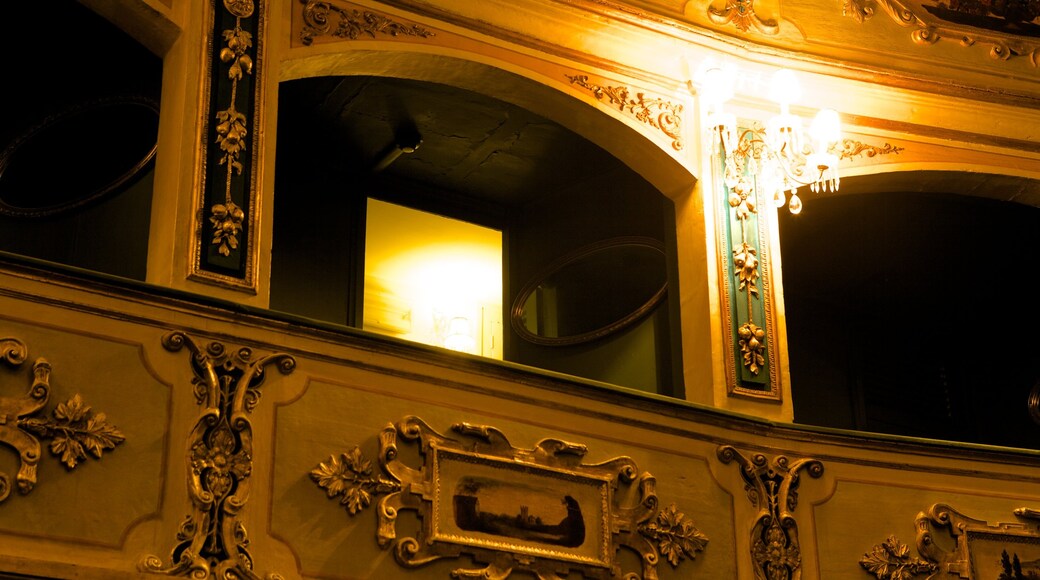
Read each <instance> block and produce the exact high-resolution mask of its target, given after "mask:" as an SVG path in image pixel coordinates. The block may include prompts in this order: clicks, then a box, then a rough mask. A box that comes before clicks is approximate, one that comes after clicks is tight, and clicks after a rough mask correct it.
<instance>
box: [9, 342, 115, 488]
mask: <svg viewBox="0 0 1040 580" xmlns="http://www.w3.org/2000/svg"><path fill="white" fill-rule="evenodd" d="M28 356H29V349H28V347H26V345H25V343H24V342H22V341H21V340H19V339H17V338H0V360H2V361H3V362H4V363H6V364H7V365H9V366H11V367H15V368H17V367H19V366H21V365H22V364H23V363H24V362H25V361H26V360H27V358H28ZM50 376H51V365H50V363H48V362H47V361H46V360H45V359H43V358H38V359H36V361H35V362H34V363H33V366H32V376H31V382H30V384H29V391H28V392H27V393H26V394H25V396H23V397H0V443H3V444H5V445H7V446H9V447H11V448H12V449H14V450H15V451H16V452H17V453H18V458H19V467H18V473H17V475H16V476H15V481H16V482H17V485H18V491H19V492H20V493H22V494H27V493H29V492H30V491H32V489H33V487H35V486H36V467H37V465H38V464H39V461H40V452H41V449H40V439H50V440H51V442H50V444H49V445H48V447H49V448H50V450H51V454H53V455H54V456H55V457H57V458H58V460H59V461H61V463H62V464H64V465H65V468H66V469H68V470H69V471H71V470H73V469H75V468H76V466H77V465H79V463H80V461H82V460H83V459H86V458H87V456H88V454H89V455H91V456H93V457H95V458H96V459H101V456H102V455H104V452H105V451H106V450H110V449H114V448H115V446H116V445H119V444H120V443H122V442H123V440H124V439H125V437H124V436H123V433H122V432H120V431H119V429H116V428H115V426H113V425H112V424H110V423H109V422H108V418H107V417H106V416H105V414H104V413H94V412H93V411H92V410H91V408H90V407H89V406H87V405H86V404H85V403H84V402H83V399H82V397H80V395H79V394H76V395H75V396H73V397H72V398H71V399H69V400H68V401H65V402H64V403H59V404H58V405H57V406H56V407H55V408H54V409H53V410H52V411H51V415H52V417H53V418H48V417H46V416H44V417H38V416H34V415H36V414H37V413H38V412H39V411H41V410H42V409H43V408H44V407H45V406H46V405H47V400H48V398H49V396H50ZM10 494H11V480H10V478H9V477H8V475H7V474H6V473H3V472H0V502H2V501H4V500H6V499H7V497H8V496H9V495H10Z"/></svg>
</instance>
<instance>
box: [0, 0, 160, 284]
mask: <svg viewBox="0 0 1040 580" xmlns="http://www.w3.org/2000/svg"><path fill="white" fill-rule="evenodd" d="M41 18H43V19H45V21H46V27H45V29H42V28H41V27H40V26H38V25H37V24H38V23H39V22H40V20H41ZM48 39H57V40H58V41H59V44H58V46H59V47H62V48H61V49H60V50H59V52H58V53H57V54H55V55H54V56H48V57H42V56H40V55H39V54H30V53H27V52H26V47H34V46H35V47H39V46H41V43H44V42H48V41H49V40H48ZM0 48H2V49H3V50H4V52H5V54H8V55H22V56H21V57H12V58H9V59H7V60H6V61H5V63H4V68H5V79H6V85H5V87H6V90H4V91H0V111H3V113H0V250H2V251H7V252H12V253H17V254H22V255H26V256H31V257H34V258H39V259H43V260H48V261H52V262H57V263H61V264H65V265H70V266H76V267H80V268H86V269H90V270H95V271H99V272H104V273H107V274H113V275H117V276H122V277H126V278H133V279H138V280H143V279H144V278H145V268H146V254H147V248H148V226H149V221H150V211H151V191H152V179H153V172H154V171H153V170H154V155H155V147H156V140H157V136H158V123H159V97H160V90H161V83H162V59H161V58H159V57H158V56H156V55H154V54H152V53H151V52H149V51H148V50H147V49H146V48H145V47H144V46H142V45H140V44H139V43H138V42H136V41H135V40H133V39H132V38H130V37H129V36H128V35H127V34H125V33H124V32H122V31H121V30H119V29H118V28H116V27H115V26H113V25H112V24H111V23H109V22H108V21H106V20H105V19H104V18H102V17H101V16H98V15H97V14H95V13H94V12H93V11H91V10H89V9H88V8H86V7H84V6H82V5H80V4H79V3H77V2H75V1H73V0H58V1H55V2H51V3H48V5H47V8H46V11H45V13H44V12H41V9H40V7H39V6H36V5H34V4H32V3H25V2H4V3H2V4H0Z"/></svg>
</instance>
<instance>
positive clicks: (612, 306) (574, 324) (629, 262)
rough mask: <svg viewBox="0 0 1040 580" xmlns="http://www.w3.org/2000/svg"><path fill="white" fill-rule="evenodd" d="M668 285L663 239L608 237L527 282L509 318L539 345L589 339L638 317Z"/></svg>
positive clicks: (653, 304)
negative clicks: (660, 240) (659, 240)
mask: <svg viewBox="0 0 1040 580" xmlns="http://www.w3.org/2000/svg"><path fill="white" fill-rule="evenodd" d="M667 286H668V272H667V266H666V263H665V254H664V249H663V247H662V246H661V243H660V242H658V241H657V240H654V239H651V238H643V237H624V238H614V239H610V240H605V241H603V242H598V243H596V244H592V245H589V246H585V247H583V248H579V249H578V250H576V251H575V252H572V253H570V254H567V255H565V256H563V257H562V258H560V259H559V260H556V261H555V262H553V263H552V264H550V265H549V266H548V267H547V268H546V269H545V270H544V271H543V272H542V273H541V274H540V275H538V276H536V277H535V278H534V279H533V280H532V281H531V282H530V283H528V284H527V285H526V286H524V288H523V289H522V290H521V291H520V294H519V295H518V296H517V297H516V301H515V302H514V303H513V307H512V309H511V312H510V323H511V324H512V327H513V330H514V331H515V332H516V333H517V334H519V335H520V336H521V337H523V338H524V339H526V340H529V341H531V342H534V343H536V344H543V345H555V346H562V345H568V344H577V343H580V342H587V341H590V340H595V339H597V338H601V337H604V336H607V335H609V334H611V333H613V332H616V331H618V330H621V329H622V328H625V327H627V326H629V325H631V324H633V323H635V322H637V321H638V320H639V319H641V318H642V317H643V316H645V315H646V314H648V313H649V312H650V311H651V310H653V309H654V307H655V306H657V305H658V304H659V303H660V302H661V300H662V299H663V298H664V295H665V292H666V290H667Z"/></svg>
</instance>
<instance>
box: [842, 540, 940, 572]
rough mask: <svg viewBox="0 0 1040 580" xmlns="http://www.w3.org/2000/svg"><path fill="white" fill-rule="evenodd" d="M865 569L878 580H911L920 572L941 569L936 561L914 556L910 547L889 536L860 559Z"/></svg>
mask: <svg viewBox="0 0 1040 580" xmlns="http://www.w3.org/2000/svg"><path fill="white" fill-rule="evenodd" d="M859 564H860V566H862V567H863V569H864V570H866V571H867V572H870V573H871V574H873V575H875V576H877V577H878V580H910V579H911V578H913V577H914V576H917V575H918V574H934V573H935V572H938V571H939V566H938V565H937V564H935V562H928V561H925V560H922V559H920V558H917V557H915V556H912V555H911V554H910V547H909V546H907V545H906V544H904V543H902V542H900V541H899V538H896V537H895V536H889V537H888V539H887V540H885V541H884V542H882V543H880V544H878V545H876V546H874V547H873V548H871V550H870V552H868V553H866V554H864V555H863V558H862V559H861V560H860V561H859Z"/></svg>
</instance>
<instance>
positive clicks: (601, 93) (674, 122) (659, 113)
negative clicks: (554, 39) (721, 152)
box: [564, 75, 684, 151]
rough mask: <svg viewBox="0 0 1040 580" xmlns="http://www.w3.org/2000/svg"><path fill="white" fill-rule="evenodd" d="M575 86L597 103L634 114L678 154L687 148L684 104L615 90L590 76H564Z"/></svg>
mask: <svg viewBox="0 0 1040 580" xmlns="http://www.w3.org/2000/svg"><path fill="white" fill-rule="evenodd" d="M564 76H566V77H567V78H568V79H569V80H570V81H571V84H572V85H577V86H579V87H581V88H583V89H586V90H588V91H590V92H591V93H592V95H593V96H594V97H596V100H597V101H602V100H604V99H606V101H607V102H608V103H610V104H611V105H614V106H616V107H617V108H618V109H619V110H621V111H624V112H627V113H631V114H633V115H635V117H636V119H638V120H639V121H640V122H641V123H645V124H647V125H650V126H651V127H653V128H654V129H657V130H658V131H661V132H662V133H664V134H665V135H667V136H668V137H669V138H670V139H672V148H673V149H675V150H676V151H680V150H682V148H683V147H684V144H683V140H682V112H683V106H682V103H672V102H671V101H666V100H664V99H655V98H651V97H647V96H646V95H645V94H643V93H635V94H634V95H633V94H632V90H631V89H629V88H628V87H625V86H619V87H612V86H610V85H606V86H604V85H597V84H594V83H590V82H589V77H588V75H564Z"/></svg>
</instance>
